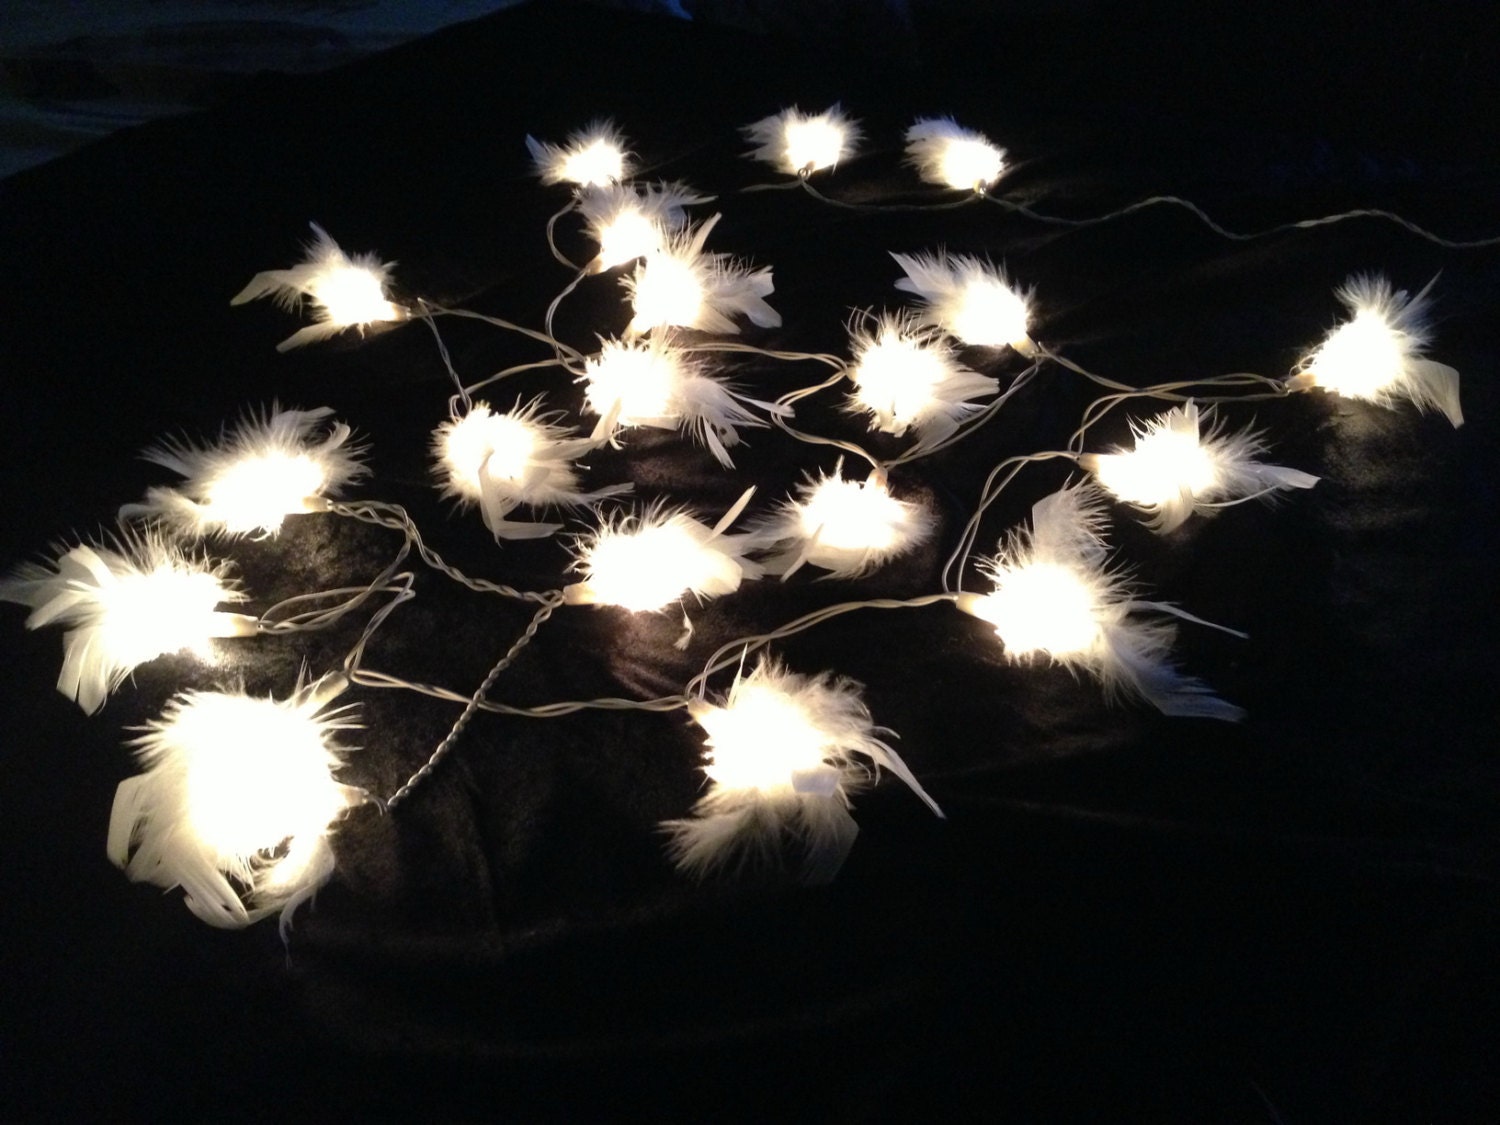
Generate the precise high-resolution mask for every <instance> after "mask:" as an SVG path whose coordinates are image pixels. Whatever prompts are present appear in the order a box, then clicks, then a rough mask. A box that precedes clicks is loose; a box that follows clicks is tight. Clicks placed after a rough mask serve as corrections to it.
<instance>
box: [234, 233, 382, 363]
mask: <svg viewBox="0 0 1500 1125" xmlns="http://www.w3.org/2000/svg"><path fill="white" fill-rule="evenodd" d="M310 225H311V226H312V230H313V240H312V242H310V243H308V245H307V253H306V255H305V256H304V257H303V259H302V261H300V262H298V263H297V264H296V265H295V266H292V267H291V268H290V269H284V270H263V271H262V272H260V273H258V274H256V275H255V276H254V277H252V278H251V279H250V284H249V285H247V286H245V288H243V289H241V290H240V291H239V292H238V293H237V294H235V296H234V297H233V298H232V299H231V300H230V302H229V303H230V304H231V305H242V304H244V303H245V302H246V301H254V300H258V299H259V298H261V297H271V298H273V299H274V300H275V301H276V303H277V304H279V305H281V306H282V307H283V308H285V309H287V310H288V311H289V312H290V311H295V310H296V309H297V307H298V306H299V305H301V304H302V302H303V301H304V300H306V301H307V302H309V303H310V304H311V306H312V318H313V323H311V324H309V325H308V326H307V327H306V328H303V329H300V330H299V331H297V332H294V333H292V335H290V336H288V337H287V338H286V339H285V340H283V341H281V343H279V344H277V345H276V350H277V351H279V352H284V351H287V350H288V349H290V348H296V347H301V346H302V345H303V344H310V343H312V342H313V341H314V340H326V339H327V338H328V337H330V336H337V335H338V334H339V333H340V332H342V331H344V330H345V329H347V328H358V329H359V330H360V331H361V332H363V331H364V330H365V329H366V328H367V327H369V326H370V325H371V324H383V323H392V322H395V321H400V320H405V319H406V315H407V314H406V310H405V309H403V308H401V307H400V306H399V305H396V304H394V303H393V302H392V301H391V297H390V293H389V289H388V287H389V285H390V280H391V270H393V269H394V268H395V265H396V263H394V262H382V261H381V260H380V259H379V258H378V257H376V256H375V255H374V254H357V255H355V256H353V257H350V256H349V255H348V254H346V253H344V251H343V250H341V249H340V248H339V244H338V243H337V242H335V241H334V240H333V239H332V238H331V237H329V234H328V232H327V231H325V230H324V229H323V228H322V227H320V226H318V224H317V223H312V224H310Z"/></svg>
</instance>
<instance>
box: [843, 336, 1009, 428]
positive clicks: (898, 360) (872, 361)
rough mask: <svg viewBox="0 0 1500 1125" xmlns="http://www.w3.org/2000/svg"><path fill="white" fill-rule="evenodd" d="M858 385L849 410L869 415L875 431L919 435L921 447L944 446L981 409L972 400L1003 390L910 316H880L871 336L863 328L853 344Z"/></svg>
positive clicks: (852, 377)
mask: <svg viewBox="0 0 1500 1125" xmlns="http://www.w3.org/2000/svg"><path fill="white" fill-rule="evenodd" d="M850 347H851V349H852V352H853V363H852V364H851V366H850V368H849V371H848V374H849V378H850V380H851V381H852V382H853V383H854V390H853V391H852V392H850V395H849V401H848V407H847V408H848V409H849V410H851V411H855V412H864V413H867V414H869V415H870V417H871V419H872V422H873V424H874V426H875V428H876V429H878V430H880V431H881V432H883V433H888V434H902V433H905V432H906V431H907V430H908V429H915V430H916V431H917V434H918V438H919V444H920V445H932V444H936V443H937V442H940V441H942V440H943V439H944V438H947V437H948V436H950V435H951V434H952V433H953V432H954V431H955V430H957V429H958V426H959V424H960V423H961V422H962V421H963V420H964V419H965V418H969V417H971V416H973V415H974V414H977V413H978V412H979V410H980V409H981V407H979V406H977V405H975V404H974V403H972V402H971V401H969V400H971V399H975V398H979V397H981V396H983V395H989V394H994V393H995V391H996V390H998V389H999V384H998V383H997V382H996V381H995V380H994V379H991V378H988V377H987V376H984V375H980V374H979V373H978V372H976V371H971V370H970V369H969V368H967V367H965V366H963V365H962V364H961V363H959V362H958V360H957V358H956V357H955V354H954V351H953V348H952V346H951V345H950V344H949V343H948V341H947V340H945V339H944V338H943V337H942V335H941V334H940V333H939V332H937V331H936V330H934V329H931V328H923V327H921V326H920V325H918V324H917V322H916V320H915V319H914V318H913V317H911V316H908V315H901V314H891V313H885V314H882V315H881V316H880V317H879V318H877V319H876V321H875V324H874V329H873V331H872V330H870V329H869V328H865V327H861V328H858V329H856V330H855V332H854V333H853V335H852V337H851V340H850Z"/></svg>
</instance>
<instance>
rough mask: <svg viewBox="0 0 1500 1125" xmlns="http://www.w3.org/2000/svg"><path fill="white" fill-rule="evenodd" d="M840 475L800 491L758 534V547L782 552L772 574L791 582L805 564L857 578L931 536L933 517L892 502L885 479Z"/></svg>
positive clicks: (809, 483)
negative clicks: (851, 478)
mask: <svg viewBox="0 0 1500 1125" xmlns="http://www.w3.org/2000/svg"><path fill="white" fill-rule="evenodd" d="M838 473H839V470H838V469H835V470H834V474H833V475H832V476H820V477H817V478H813V479H809V480H807V481H806V482H804V483H803V484H801V485H799V486H798V489H797V496H796V497H795V498H793V499H790V500H788V501H787V502H786V503H785V504H784V505H783V506H782V508H781V509H780V510H779V511H778V512H777V514H776V515H775V516H774V517H773V518H772V520H771V521H770V522H769V523H768V524H767V525H766V526H764V527H763V528H761V529H760V530H759V531H757V532H756V533H755V537H756V540H757V542H758V543H764V544H767V545H773V546H777V547H780V548H782V552H781V554H780V555H779V556H777V557H775V558H773V559H771V560H770V561H768V563H767V570H768V571H770V572H771V573H780V574H782V576H783V577H788V576H790V575H791V574H793V573H795V572H796V571H797V570H798V569H799V568H800V567H802V566H803V565H804V564H807V565H811V566H816V567H819V568H821V569H823V570H827V571H828V572H829V573H830V575H831V576H832V577H835V578H857V577H859V576H860V575H863V574H867V573H869V572H870V571H872V570H874V569H876V568H877V567H880V566H883V565H884V564H885V563H886V562H888V561H889V560H890V559H893V558H896V557H897V556H899V555H902V554H904V553H905V552H907V551H909V550H911V549H912V548H913V547H915V546H917V545H919V544H920V543H922V542H924V541H925V540H926V539H927V538H928V537H929V536H930V535H931V534H932V527H933V520H932V516H931V515H930V514H929V513H928V511H927V510H926V509H925V508H923V507H922V506H921V505H919V504H916V503H912V502H910V501H905V500H898V499H897V498H896V497H894V496H892V495H891V493H890V489H889V486H888V485H887V483H886V480H885V476H884V474H882V473H877V472H872V473H871V474H870V476H869V477H868V478H867V479H866V480H863V481H853V480H844V479H842V478H841V477H840V476H839V475H838Z"/></svg>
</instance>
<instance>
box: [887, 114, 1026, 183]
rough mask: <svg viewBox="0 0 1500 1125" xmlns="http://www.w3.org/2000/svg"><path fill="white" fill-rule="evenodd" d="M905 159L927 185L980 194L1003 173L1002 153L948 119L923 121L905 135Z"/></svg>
mask: <svg viewBox="0 0 1500 1125" xmlns="http://www.w3.org/2000/svg"><path fill="white" fill-rule="evenodd" d="M906 154H907V159H908V160H909V161H910V162H911V163H912V164H914V165H915V166H916V168H917V172H918V174H919V175H920V176H921V177H922V179H923V180H925V181H926V182H928V183H932V184H941V185H942V186H944V187H951V188H959V189H962V190H966V191H976V192H983V191H986V190H988V189H989V188H990V187H992V186H993V185H994V183H995V181H996V180H998V179H999V178H1000V175H1001V173H1002V172H1004V171H1005V150H1004V149H1003V148H999V147H998V146H996V145H993V144H991V143H990V141H989V139H988V138H987V137H985V136H984V134H982V133H976V132H974V131H973V130H970V129H964V128H961V127H960V126H959V125H957V124H955V123H954V121H953V119H952V118H951V117H926V118H921V119H919V120H918V121H916V122H915V123H914V124H913V125H912V126H911V128H909V129H907V131H906Z"/></svg>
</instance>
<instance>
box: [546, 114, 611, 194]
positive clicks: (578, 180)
mask: <svg viewBox="0 0 1500 1125" xmlns="http://www.w3.org/2000/svg"><path fill="white" fill-rule="evenodd" d="M526 149H527V151H528V152H530V153H531V159H532V161H533V162H534V163H535V165H536V171H537V175H539V176H540V177H541V178H542V183H544V184H579V185H582V186H584V187H602V186H604V185H606V184H617V183H619V182H620V181H621V180H624V179H626V178H628V177H629V176H630V172H631V168H630V161H629V159H628V157H627V156H626V154H625V138H624V136H623V135H622V134H621V133H620V131H619V129H617V128H616V127H615V125H614V122H612V121H594V122H591V123H589V124H588V125H586V126H584V127H583V128H582V129H579V130H577V131H576V132H573V133H569V134H568V139H567V141H566V142H565V143H563V144H560V145H555V144H550V143H548V142H547V141H539V140H537V139H536V138H535V137H527V138H526Z"/></svg>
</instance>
